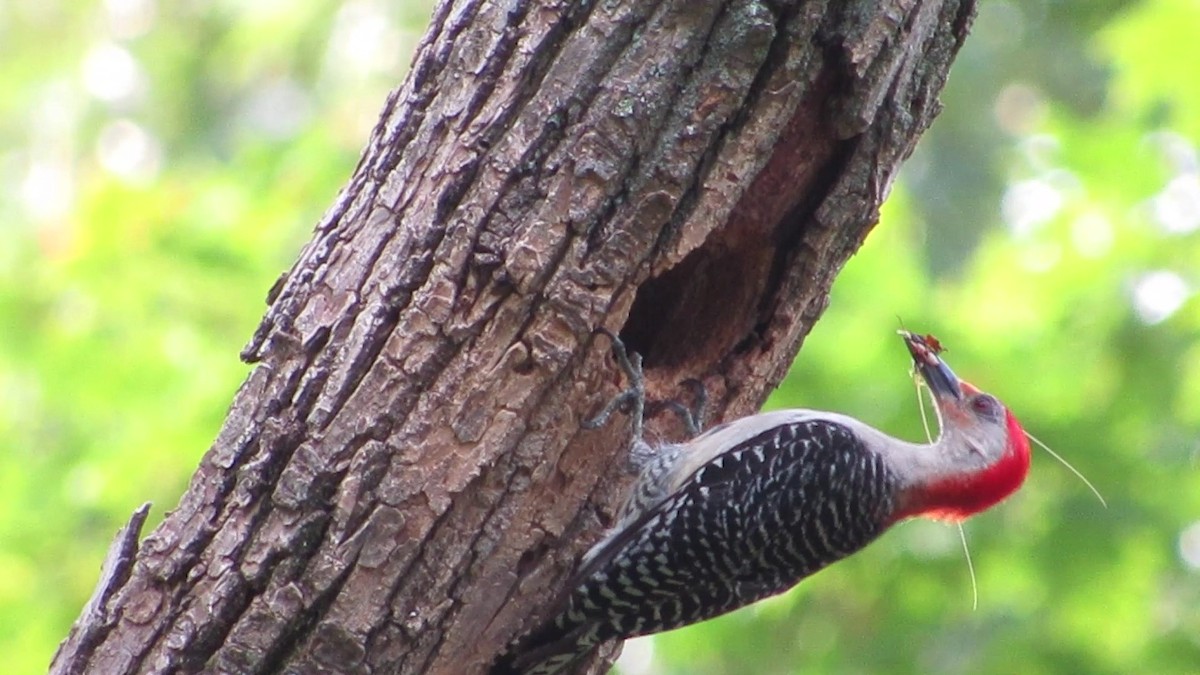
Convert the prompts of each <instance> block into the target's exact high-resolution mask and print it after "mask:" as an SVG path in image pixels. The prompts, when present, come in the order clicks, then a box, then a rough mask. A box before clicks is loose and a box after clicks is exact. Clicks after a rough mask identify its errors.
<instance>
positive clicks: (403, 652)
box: [52, 0, 974, 675]
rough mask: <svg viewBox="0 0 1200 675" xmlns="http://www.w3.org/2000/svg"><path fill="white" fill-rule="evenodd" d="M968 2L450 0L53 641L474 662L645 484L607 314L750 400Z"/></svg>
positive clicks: (94, 667) (833, 260) (185, 653)
mask: <svg viewBox="0 0 1200 675" xmlns="http://www.w3.org/2000/svg"><path fill="white" fill-rule="evenodd" d="M973 5H974V3H973V2H972V0H944V1H941V2H939V1H936V0H896V1H894V2H883V1H876V2H868V1H859V2H841V1H839V2H783V1H779V2H765V1H761V2H756V1H747V0H740V1H739V0H734V1H730V2H719V1H716V0H676V1H660V2H647V1H644V0H612V1H578V0H561V1H558V2H554V1H541V2H534V1H531V0H509V1H507V2H495V1H492V0H452V1H447V2H443V3H442V4H441V5H440V6H439V7H438V9H437V10H436V12H435V15H434V17H433V19H432V23H431V26H430V28H429V32H428V33H427V35H426V36H425V38H424V40H423V42H422V43H421V45H420V47H419V49H418V50H417V53H416V56H415V59H414V63H413V67H412V71H411V72H410V74H409V76H408V78H407V81H406V82H405V83H404V84H403V85H402V86H401V87H399V88H398V89H397V90H395V91H394V92H393V93H392V95H391V96H390V97H389V99H388V101H387V104H386V106H385V108H384V110H383V113H382V116H381V118H380V121H379V124H378V126H377V127H376V129H375V132H374V133H373V135H372V137H371V139H370V142H369V144H368V146H367V148H366V150H365V151H364V153H363V157H362V160H361V162H360V163H359V166H358V167H357V169H356V171H355V173H354V175H353V177H352V178H351V179H350V182H349V184H348V185H347V186H346V187H345V189H344V190H343V191H342V193H341V194H340V196H339V197H338V199H337V200H336V202H335V203H334V204H333V205H332V206H331V207H330V209H329V211H328V213H327V214H326V216H325V217H324V218H323V220H322V221H321V222H320V223H319V224H318V225H317V227H316V231H315V232H314V234H313V237H312V240H311V241H310V242H309V243H308V245H307V246H306V247H305V248H304V250H303V252H302V253H301V254H300V256H299V259H298V260H297V261H296V263H295V266H294V267H293V268H292V269H291V270H290V271H289V272H287V273H286V274H285V275H284V276H283V277H282V278H281V279H280V280H279V282H278V283H277V284H276V286H275V288H273V289H272V291H271V293H270V296H269V304H270V308H269V309H268V311H267V314H266V316H265V318H264V319H263V322H262V325H261V326H260V327H259V329H258V331H257V333H256V334H255V336H254V338H253V340H252V341H251V343H250V344H249V345H248V346H247V347H246V349H245V351H244V353H243V357H244V358H245V359H246V360H248V361H251V362H255V363H257V366H256V367H255V368H254V370H253V372H252V373H251V375H250V376H249V378H248V380H247V381H246V383H245V384H244V386H243V387H242V389H241V390H240V391H239V393H238V394H237V397H236V399H235V400H234V402H233V406H232V409H231V410H230V412H229V417H228V419H227V420H226V422H225V425H224V427H223V429H222V431H221V433H220V435H219V436H218V438H217V439H216V442H215V443H214V444H213V447H212V448H211V450H210V451H209V452H208V453H207V454H206V455H205V457H204V459H203V461H202V462H201V465H200V467H199V468H198V469H197V471H196V474H195V476H194V477H193V479H192V482H191V485H190V487H189V488H188V490H187V492H186V494H185V495H184V496H183V498H182V500H181V502H180V504H179V505H178V507H176V509H175V510H174V511H173V512H171V513H170V514H169V515H168V516H167V518H166V520H165V521H164V522H163V523H162V525H160V526H159V527H158V528H157V529H156V530H155V531H154V532H153V533H151V534H150V535H149V536H148V537H147V538H146V539H145V541H143V542H142V543H141V545H140V546H139V545H138V543H137V539H138V534H139V529H140V525H141V523H142V521H143V520H144V516H145V510H144V509H143V510H141V511H139V512H138V514H136V515H135V517H134V519H133V521H132V522H131V523H130V524H129V526H128V527H127V528H126V529H125V530H123V531H122V533H121V534H120V535H119V536H118V539H117V542H116V543H115V544H114V546H113V549H112V551H111V553H110V556H109V560H108V561H107V563H106V565H105V569H104V572H103V574H102V578H101V580H100V583H99V585H98V587H97V589H96V594H95V596H94V597H93V599H92V601H91V602H89V604H88V606H87V607H86V608H85V609H84V611H83V613H82V615H81V616H80V618H79V620H78V621H77V623H76V625H75V626H74V627H73V628H72V630H71V633H70V635H69V636H68V637H67V639H66V640H65V641H64V643H63V644H62V646H61V647H60V649H59V652H58V654H57V655H56V657H55V661H54V664H53V668H52V670H53V672H55V673H81V672H90V673H104V674H105V675H118V674H122V673H149V672H194V671H200V670H206V671H210V672H232V673H272V672H297V673H316V672H337V673H380V672H387V673H393V672H395V673H477V672H482V671H483V670H484V669H485V668H486V666H487V665H488V664H489V663H490V662H491V661H492V660H493V658H494V657H495V656H496V655H497V654H498V653H499V652H500V651H501V650H502V649H503V648H504V646H505V644H506V643H508V642H509V641H510V640H511V639H513V638H514V637H516V636H518V635H520V634H521V633H522V632H523V631H526V630H529V629H530V628H532V627H533V626H534V625H535V624H536V622H537V620H538V619H539V617H540V613H541V612H543V611H544V610H545V609H546V607H547V604H548V603H549V602H550V601H551V599H552V598H553V596H554V594H555V593H556V592H557V591H559V590H560V589H559V585H560V584H561V582H562V581H563V580H564V579H565V578H566V577H567V576H568V575H569V573H570V572H571V570H572V568H573V566H574V565H575V563H576V561H577V559H578V556H579V555H580V554H581V553H582V552H583V551H584V550H586V549H587V547H588V546H589V545H590V544H591V543H592V542H594V541H595V540H596V539H597V537H598V536H599V535H600V534H601V532H602V531H603V529H604V527H605V525H606V524H607V523H608V522H609V521H610V519H611V517H612V514H613V512H614V510H615V508H616V506H617V505H618V503H619V502H620V500H621V495H622V494H623V490H624V489H625V488H626V487H627V486H628V484H629V481H630V478H631V477H630V476H629V475H628V474H627V473H626V471H625V470H624V466H625V461H624V457H625V453H626V450H627V442H628V438H627V436H628V431H627V425H626V424H625V423H624V421H623V420H622V419H621V418H617V419H618V420H620V421H619V422H617V423H612V424H610V425H608V426H607V427H606V428H604V429H600V430H596V431H584V430H582V429H581V428H580V420H581V419H583V418H586V417H587V416H589V415H590V414H591V413H593V412H595V411H596V410H597V409H598V408H600V406H601V405H602V404H603V403H604V401H605V400H606V399H607V398H608V397H610V396H612V395H613V394H614V393H615V392H616V391H617V389H618V388H619V387H620V386H622V385H623V383H622V382H621V378H620V374H619V372H618V370H617V369H616V367H615V366H614V365H613V364H612V362H611V361H610V359H609V357H608V351H609V344H608V341H607V340H606V339H604V338H598V337H597V329H598V328H601V327H606V328H608V329H611V330H613V331H614V332H618V333H619V334H620V335H621V336H622V337H623V338H624V340H625V342H626V343H627V344H628V345H629V347H630V348H631V349H634V350H636V351H638V352H640V353H641V354H643V355H644V357H645V363H646V369H647V378H648V386H649V388H650V394H651V398H660V399H667V398H676V397H678V396H679V395H680V387H679V383H680V382H682V381H684V380H686V379H688V378H697V379H700V380H702V381H703V383H704V384H705V386H706V388H707V390H708V392H709V394H710V397H711V407H710V410H711V413H712V415H713V416H714V417H715V418H717V419H720V418H721V417H729V416H734V415H741V414H746V413H749V412H752V411H754V410H756V409H757V408H758V407H759V405H760V404H761V403H762V401H763V399H764V398H765V397H766V395H767V393H768V392H769V391H770V390H771V389H772V388H773V387H774V386H775V385H776V384H777V383H778V382H779V380H780V378H782V377H783V375H784V372H785V371H786V369H787V367H788V364H789V363H790V362H791V360H792V358H793V357H794V356H795V354H796V352H797V350H798V349H799V346H800V343H801V340H802V339H803V337H804V335H805V334H806V333H807V332H808V330H809V328H810V327H811V326H812V324H813V322H814V321H816V319H817V317H818V316H819V315H820V314H821V311H822V309H823V308H824V307H825V304H826V302H827V292H828V289H829V286H830V283H831V282H832V280H833V277H834V275H835V274H836V272H837V271H838V270H839V269H840V268H841V266H842V264H843V263H844V262H845V261H846V259H847V258H848V257H849V256H850V254H851V253H852V252H853V251H854V250H855V249H856V248H857V247H858V245H859V244H860V243H861V241H862V239H863V237H864V236H865V235H866V233H867V231H868V230H869V229H870V228H871V226H872V225H873V224H874V223H875V221H876V219H877V214H878V208H879V205H880V203H881V201H882V200H883V198H884V196H885V195H886V193H887V190H888V187H889V185H890V184H891V181H892V179H893V177H894V175H895V171H896V168H897V166H898V164H899V163H900V161H901V160H902V159H903V158H904V157H906V156H907V155H908V153H909V151H910V150H911V148H912V146H913V144H914V142H915V141H916V139H917V137H918V135H919V134H920V133H921V132H922V131H923V130H924V129H925V128H926V127H927V126H928V124H929V123H930V121H931V120H932V118H933V116H934V115H935V114H936V112H937V103H936V95H937V92H938V91H939V90H940V89H941V87H942V85H943V83H944V80H945V76H946V72H947V69H948V67H949V64H950V61H951V60H952V58H953V56H954V54H955V53H956V52H957V50H958V48H959V46H960V45H961V43H962V40H963V39H964V38H965V36H966V33H967V29H968V25H969V22H970V17H971V16H972V14H973V9H974V7H973ZM662 417H663V419H661V420H660V419H657V418H655V419H653V420H652V421H651V430H650V433H651V435H652V436H653V435H655V434H657V435H659V436H669V435H671V434H674V433H676V432H677V431H678V429H677V428H676V427H674V426H672V424H671V423H670V422H669V420H667V419H666V418H667V416H662ZM656 423H658V424H656ZM608 656H611V654H608ZM594 670H595V668H593V671H594Z"/></svg>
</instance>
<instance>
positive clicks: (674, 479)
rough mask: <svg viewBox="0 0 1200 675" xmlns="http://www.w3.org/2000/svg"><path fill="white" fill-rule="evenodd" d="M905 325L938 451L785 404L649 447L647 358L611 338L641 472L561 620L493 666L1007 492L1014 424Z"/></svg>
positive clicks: (565, 599) (706, 602)
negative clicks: (644, 421) (629, 353)
mask: <svg viewBox="0 0 1200 675" xmlns="http://www.w3.org/2000/svg"><path fill="white" fill-rule="evenodd" d="M902 335H903V337H904V340H905V343H906V344H907V345H908V349H909V352H910V353H911V354H912V357H913V363H914V366H915V368H916V370H917V372H919V373H920V375H921V377H922V378H923V379H924V381H925V383H926V384H927V385H928V386H929V389H930V390H931V392H932V393H933V398H934V401H935V403H936V408H937V413H938V419H939V422H940V424H939V426H940V435H939V437H938V439H937V441H935V442H933V443H931V444H928V445H925V444H916V443H907V442H905V441H901V440H898V439H895V438H892V437H891V436H888V435H887V434H884V433H883V432H881V431H879V430H877V429H874V428H872V427H870V426H868V425H867V424H864V423H863V422H860V421H858V420H856V419H854V418H851V417H847V416H845V415H839V414H837V413H827V412H819V411H814V410H779V411H775V412H768V413H761V414H758V415H751V416H749V417H743V418H741V419H738V420H735V421H732V422H729V423H726V424H722V425H720V426H718V427H715V428H713V429H710V430H709V431H707V432H705V433H703V434H701V435H699V436H696V437H695V438H693V439H692V440H690V441H688V442H686V443H680V444H672V445H667V446H664V447H660V448H650V447H649V446H647V445H646V444H645V443H642V442H641V440H640V417H641V410H642V398H641V397H642V392H643V389H642V384H641V368H640V362H639V361H638V360H637V358H636V355H634V359H633V360H632V361H630V360H629V359H628V358H627V357H626V356H625V354H624V350H623V348H622V347H621V345H620V343H619V342H616V341H614V342H615V347H616V349H615V351H616V353H617V355H618V357H619V359H620V360H621V361H622V362H623V365H624V366H625V368H626V370H627V372H628V374H629V377H630V379H631V380H633V383H632V386H631V388H630V392H631V393H627V394H626V395H625V396H624V398H630V397H632V398H633V399H634V401H635V406H634V408H635V410H634V413H633V415H634V422H635V431H637V432H638V441H637V442H635V447H634V452H633V456H634V459H635V461H636V462H637V463H638V464H640V475H639V478H638V481H637V483H636V484H635V486H634V490H633V492H632V495H631V497H630V499H629V502H628V504H627V505H626V507H625V509H624V510H623V511H622V513H621V515H620V517H619V521H618V523H617V525H616V526H615V527H614V528H613V530H612V531H611V532H610V533H609V534H608V535H607V536H606V537H604V538H603V539H602V540H601V541H600V542H599V543H597V544H596V545H595V546H594V547H593V548H592V549H591V550H590V551H588V553H587V555H586V556H585V557H584V559H583V562H582V564H581V566H580V569H579V571H578V572H577V573H576V575H575V576H574V577H573V579H572V581H571V582H570V584H569V585H568V586H567V592H565V593H564V594H563V596H562V597H561V598H560V599H559V601H558V603H557V605H556V607H555V608H554V610H553V613H552V614H551V615H550V616H551V618H550V619H549V620H548V621H547V622H545V623H544V624H543V625H542V626H541V627H540V628H538V629H537V630H535V631H533V632H532V633H531V634H530V635H529V636H528V637H527V638H525V639H523V640H521V641H520V642H519V643H518V646H517V647H516V648H515V649H514V650H513V651H511V652H510V653H509V654H508V655H506V656H505V657H504V658H502V659H501V661H500V663H499V664H498V665H497V666H496V667H495V668H494V669H493V670H492V673H493V675H500V674H501V673H506V674H511V673H520V674H522V675H552V674H554V673H560V672H562V671H564V670H566V669H568V668H569V667H570V666H572V665H573V664H574V663H575V662H577V661H578V660H579V659H580V658H582V657H584V656H586V655H587V654H588V653H589V652H591V651H592V650H593V649H595V648H596V647H598V646H599V645H601V644H603V643H605V642H607V641H609V640H614V639H624V638H629V637H634V636H637V635H647V634H650V633H657V632H660V631H664V630H670V629H672V628H678V627H680V626H685V625H688V624H691V623H696V622H698V621H703V620H705V619H709V618H712V617H715V616H718V615H720V614H724V613H726V612H729V611H732V610H734V609H737V608H739V607H743V606H745V605H748V604H750V603H752V602H755V601H757V600H760V599H762V598H765V597H768V596H771V595H775V594H777V593H781V592H783V591H785V590H787V589H789V588H791V587H792V586H794V585H795V584H796V583H798V582H799V581H800V580H802V579H804V578H805V577H807V576H809V575H810V574H812V573H814V572H816V571H817V570H820V569H821V568H823V567H825V566H827V565H829V564H831V563H833V562H836V561H838V560H840V559H842V558H844V557H846V556H848V555H850V554H852V553H854V552H856V551H858V550H859V549H861V548H863V547H864V546H866V545H867V544H868V543H870V542H871V541H873V540H874V539H875V538H876V537H878V536H879V535H880V534H882V533H883V532H884V531H885V530H887V529H888V528H889V527H891V526H892V525H893V524H895V523H897V522H899V521H901V520H904V519H905V518H911V517H918V516H923V517H929V518H937V519H945V520H962V519H965V518H967V517H969V516H971V515H973V514H976V513H979V512H980V511H983V510H985V509H987V508H989V507H991V506H992V505H994V504H996V503H998V502H1000V501H1001V500H1003V499H1004V498H1005V497H1007V496H1008V495H1010V494H1012V493H1013V492H1014V491H1015V490H1016V489H1017V488H1019V487H1020V486H1021V483H1022V482H1023V481H1024V480H1025V475H1026V474H1027V473H1028V471H1029V443H1028V441H1027V440H1026V437H1025V433H1024V431H1023V430H1022V429H1021V426H1020V424H1019V423H1018V422H1017V420H1016V418H1015V417H1014V416H1013V414H1012V413H1011V412H1009V410H1008V409H1007V408H1006V407H1004V405H1003V404H1001V403H1000V401H998V400H997V399H996V398H995V397H993V396H991V395H989V394H985V393H983V392H981V391H979V390H978V389H976V388H975V387H973V386H971V385H970V384H967V383H966V382H963V381H961V380H959V379H958V378H957V377H956V376H955V375H954V372H953V371H951V370H950V367H949V366H947V365H946V363H945V361H943V360H942V358H941V357H940V356H939V352H940V351H941V347H940V345H938V344H937V343H936V342H935V341H931V340H928V339H927V338H924V337H922V336H919V335H916V334H912V333H907V332H903V333H902ZM611 408H612V406H609V408H608V409H606V410H609V409H611Z"/></svg>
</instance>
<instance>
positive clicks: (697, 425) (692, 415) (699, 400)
mask: <svg viewBox="0 0 1200 675" xmlns="http://www.w3.org/2000/svg"><path fill="white" fill-rule="evenodd" d="M682 384H683V386H685V387H687V388H688V389H691V390H692V405H691V407H688V406H687V404H685V403H682V402H680V401H667V402H666V403H664V404H662V405H663V407H665V408H667V409H668V410H670V411H672V412H674V413H675V414H676V415H678V416H679V421H681V422H683V428H684V429H685V430H686V431H687V434H688V438H695V437H696V436H699V435H700V432H702V431H704V426H705V424H706V423H707V420H706V419H705V415H706V414H707V413H708V390H707V389H705V387H704V383H703V382H701V381H700V380H697V379H696V378H694V377H689V378H688V379H686V380H684V381H683V383H682Z"/></svg>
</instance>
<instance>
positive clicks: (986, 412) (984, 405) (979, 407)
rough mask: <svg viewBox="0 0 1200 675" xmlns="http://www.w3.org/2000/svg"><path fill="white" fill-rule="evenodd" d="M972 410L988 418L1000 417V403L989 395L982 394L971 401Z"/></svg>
mask: <svg viewBox="0 0 1200 675" xmlns="http://www.w3.org/2000/svg"><path fill="white" fill-rule="evenodd" d="M971 410H974V411H975V412H976V414H979V415H983V416H986V417H994V418H998V417H1000V401H997V400H996V397H994V396H989V395H988V394H980V395H978V396H976V397H975V398H973V399H971Z"/></svg>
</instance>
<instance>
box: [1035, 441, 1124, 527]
mask: <svg viewBox="0 0 1200 675" xmlns="http://www.w3.org/2000/svg"><path fill="white" fill-rule="evenodd" d="M1025 435H1026V436H1028V437H1029V440H1031V441H1033V442H1034V443H1037V444H1038V445H1040V446H1041V447H1042V449H1043V450H1045V451H1046V452H1048V453H1050V456H1051V457H1053V458H1054V459H1057V460H1058V462H1059V463H1060V464H1062V465H1063V466H1065V467H1067V471H1070V472H1071V473H1073V474H1075V477H1076V478H1078V479H1079V480H1081V481H1083V484H1084V485H1086V486H1088V489H1089V490H1091V491H1092V494H1094V495H1096V499H1099V500H1100V504H1101V505H1103V506H1104V508H1106V509H1107V508H1108V501H1107V500H1105V499H1104V495H1102V494H1100V491H1099V490H1097V489H1096V486H1095V485H1092V481H1090V480H1088V479H1087V477H1086V476H1084V475H1083V474H1082V473H1079V469H1076V468H1075V467H1073V466H1071V463H1070V462H1068V461H1067V460H1065V459H1063V457H1062V455H1060V454H1058V453H1057V452H1055V451H1053V450H1051V449H1050V446H1048V445H1046V444H1045V443H1043V442H1041V441H1039V440H1038V439H1037V437H1036V436H1034V435H1033V434H1031V433H1029V432H1028V431H1026V432H1025Z"/></svg>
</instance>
